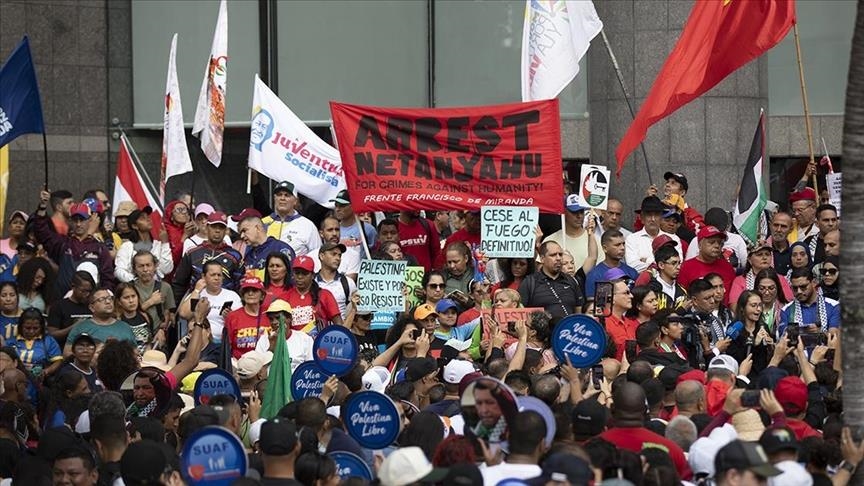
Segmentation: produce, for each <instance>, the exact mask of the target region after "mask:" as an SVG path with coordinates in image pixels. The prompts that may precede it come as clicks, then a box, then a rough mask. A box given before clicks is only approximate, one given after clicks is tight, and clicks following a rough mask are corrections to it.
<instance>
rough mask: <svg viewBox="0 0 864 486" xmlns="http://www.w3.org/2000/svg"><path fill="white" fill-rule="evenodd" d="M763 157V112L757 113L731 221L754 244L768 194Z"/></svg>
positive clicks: (749, 242)
mask: <svg viewBox="0 0 864 486" xmlns="http://www.w3.org/2000/svg"><path fill="white" fill-rule="evenodd" d="M764 159H765V113H764V112H763V113H760V114H759V125H758V126H757V127H756V135H754V136H753V145H751V146H750V156H749V157H747V166H746V167H745V168H744V177H743V178H742V179H741V186H740V187H739V188H738V200H737V201H736V202H735V209H734V210H733V211H732V221H733V223H734V224H735V227H736V228H738V233H739V234H741V236H743V237H744V239H745V240H747V243H748V244H754V243H756V242H757V241H758V240H759V235H760V229H759V218H760V217H761V216H762V210H763V209H765V203H766V202H768V196H767V194H766V193H765V181H764V179H763V178H762V161H763V160H764Z"/></svg>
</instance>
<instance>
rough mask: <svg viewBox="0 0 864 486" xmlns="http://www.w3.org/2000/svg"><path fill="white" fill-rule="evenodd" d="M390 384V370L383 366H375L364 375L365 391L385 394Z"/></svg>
mask: <svg viewBox="0 0 864 486" xmlns="http://www.w3.org/2000/svg"><path fill="white" fill-rule="evenodd" d="M389 382H390V370H388V369H387V368H385V367H383V366H373V367H371V368H369V369H368V370H366V373H364V374H363V389H364V390H372V391H377V392H380V393H384V389H385V388H387V383H389Z"/></svg>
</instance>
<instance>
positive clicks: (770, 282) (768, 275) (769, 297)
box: [753, 268, 789, 338]
mask: <svg viewBox="0 0 864 486" xmlns="http://www.w3.org/2000/svg"><path fill="white" fill-rule="evenodd" d="M755 280H756V283H755V288H754V289H753V290H755V291H756V292H759V295H760V296H762V321H763V322H764V323H765V326H766V327H767V328H768V332H769V334H770V335H771V336H772V337H774V338H777V329H778V328H779V326H778V324H780V313H781V311H782V309H783V306H784V305H786V304H787V303H788V302H789V299H787V298H786V295H784V293H783V292H781V291H780V290H779V289H781V288H782V284H783V283H787V282H786V279H785V278H781V277H780V276H779V275H778V274H777V272H776V271H774V269H773V268H766V269H764V270H762V271H760V272H759V273H757V274H756V279H755Z"/></svg>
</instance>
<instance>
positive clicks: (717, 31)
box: [615, 0, 795, 175]
mask: <svg viewBox="0 0 864 486" xmlns="http://www.w3.org/2000/svg"><path fill="white" fill-rule="evenodd" d="M794 23H795V2H794V0H746V1H744V0H722V1H721V0H717V1H713V0H711V1H697V2H695V4H694V5H693V10H691V11H690V17H689V18H688V19H687V24H686V25H685V26H684V31H683V32H682V33H681V37H680V38H679V39H678V43H677V44H675V48H674V49H672V53H671V54H669V58H668V59H666V63H665V64H664V65H663V68H662V69H660V73H659V74H657V79H655V80H654V85H653V86H651V91H650V92H649V93H648V97H647V98H645V102H644V103H642V107H641V108H640V109H639V113H638V114H636V118H635V119H634V120H633V123H632V124H631V125H630V128H628V129H627V133H625V134H624V137H623V138H622V139H621V142H620V143H619V144H618V148H617V149H616V150H615V158H616V159H618V175H620V174H621V169H622V168H623V167H624V160H625V159H626V158H627V157H628V156H629V155H630V153H631V152H633V150H634V149H635V148H636V147H637V146H638V145H639V142H641V141H642V140H644V139H645V134H646V133H647V131H648V127H650V126H651V125H653V124H654V123H657V122H658V121H659V120H661V119H663V118H665V117H667V116H669V115H670V114H672V113H673V112H674V111H675V110H677V109H678V108H681V107H682V106H684V105H686V104H687V103H689V102H690V101H692V100H694V99H696V98H698V97H699V96H701V95H702V93H705V92H706V91H708V90H709V89H711V88H713V87H714V86H715V85H716V84H717V83H719V82H720V81H722V80H723V78H725V77H726V76H728V75H729V74H731V73H733V72H734V71H735V70H736V69H738V68H740V67H741V66H743V65H744V64H747V63H748V62H750V61H751V60H753V59H755V58H756V57H758V56H760V55H762V53H764V52H765V51H767V50H768V49H770V48H772V47H774V46H775V45H776V44H777V43H778V42H780V41H781V40H782V39H783V38H784V37H785V36H786V34H787V33H788V32H789V29H790V28H791V27H792V25H793V24H794Z"/></svg>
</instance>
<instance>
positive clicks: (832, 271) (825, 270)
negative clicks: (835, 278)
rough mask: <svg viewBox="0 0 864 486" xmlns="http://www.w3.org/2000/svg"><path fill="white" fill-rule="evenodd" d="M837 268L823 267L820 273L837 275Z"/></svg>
mask: <svg viewBox="0 0 864 486" xmlns="http://www.w3.org/2000/svg"><path fill="white" fill-rule="evenodd" d="M837 272H838V270H837V269H836V268H823V269H822V275H837Z"/></svg>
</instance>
